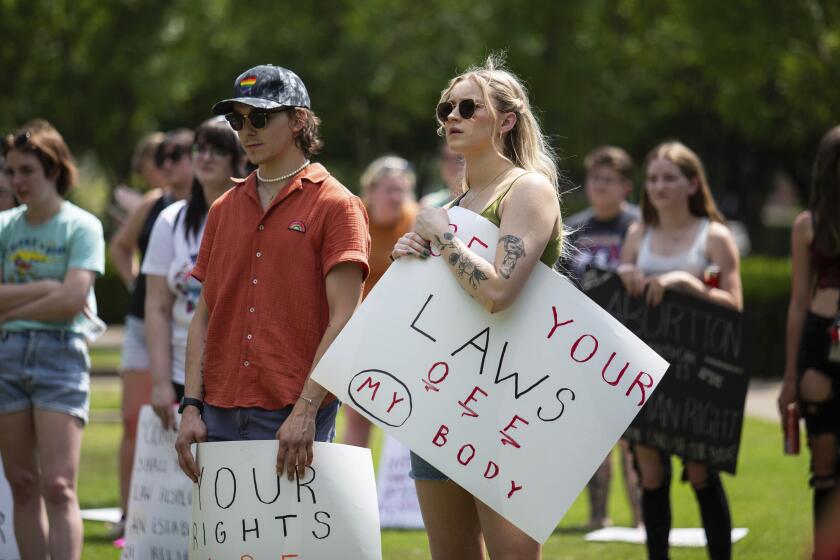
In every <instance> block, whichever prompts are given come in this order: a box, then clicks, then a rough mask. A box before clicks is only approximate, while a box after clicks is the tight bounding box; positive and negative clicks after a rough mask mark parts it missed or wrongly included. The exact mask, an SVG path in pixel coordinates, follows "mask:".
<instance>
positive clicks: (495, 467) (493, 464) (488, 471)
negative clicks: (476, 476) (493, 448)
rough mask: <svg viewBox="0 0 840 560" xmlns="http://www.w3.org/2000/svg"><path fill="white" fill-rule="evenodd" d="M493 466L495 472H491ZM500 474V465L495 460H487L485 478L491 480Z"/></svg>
mask: <svg viewBox="0 0 840 560" xmlns="http://www.w3.org/2000/svg"><path fill="white" fill-rule="evenodd" d="M491 467H492V468H493V474H490V468H491ZM498 475H499V465H497V464H496V463H494V462H493V461H487V468H486V469H484V478H486V479H487V480H491V479H493V478H496V477H497V476H498Z"/></svg>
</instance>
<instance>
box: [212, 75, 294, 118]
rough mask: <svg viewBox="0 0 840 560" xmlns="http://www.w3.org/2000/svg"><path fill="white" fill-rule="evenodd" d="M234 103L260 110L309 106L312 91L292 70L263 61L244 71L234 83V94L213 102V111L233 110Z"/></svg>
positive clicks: (224, 111) (222, 113)
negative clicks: (309, 91)
mask: <svg viewBox="0 0 840 560" xmlns="http://www.w3.org/2000/svg"><path fill="white" fill-rule="evenodd" d="M234 103H244V104H245V105H250V106H251V107H256V108H258V109H279V108H280V107H306V108H307V109H308V108H309V93H308V92H307V91H306V86H305V85H303V81H302V80H301V79H300V78H299V77H298V75H297V74H295V73H294V72H292V71H291V70H288V69H286V68H282V67H280V66H274V65H273V64H263V65H260V66H255V67H254V68H251V69H250V70H246V71H245V72H243V73H242V74H240V75H239V77H237V78H236V81H235V82H234V84H233V97H232V98H230V99H225V100H223V101H219V102H218V103H216V104H215V105H213V113H215V114H217V115H225V114H227V113H230V112H231V111H233V104H234Z"/></svg>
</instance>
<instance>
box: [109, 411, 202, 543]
mask: <svg viewBox="0 0 840 560" xmlns="http://www.w3.org/2000/svg"><path fill="white" fill-rule="evenodd" d="M180 418H181V417H180V416H179V415H177V414H176V415H175V421H176V422H179V421H180ZM176 435H177V434H176V432H175V431H174V430H164V429H163V425H162V424H161V423H160V419H159V418H158V417H157V416H156V415H155V413H154V411H153V410H152V407H151V406H149V405H146V406H144V407H143V408H141V409H140V419H139V425H138V428H137V446H136V448H135V452H134V467H133V469H132V474H131V494H130V496H129V499H128V516H127V518H126V524H125V547H124V548H123V550H122V555H121V556H120V558H121V560H144V559H149V558H161V559H171V560H186V559H187V556H188V554H189V550H188V546H189V536H190V514H191V512H192V486H193V483H192V480H190V479H189V478H187V476H186V475H185V474H184V473H183V472H182V471H181V468H180V467H179V466H178V456H177V454H176V453H175V437H176Z"/></svg>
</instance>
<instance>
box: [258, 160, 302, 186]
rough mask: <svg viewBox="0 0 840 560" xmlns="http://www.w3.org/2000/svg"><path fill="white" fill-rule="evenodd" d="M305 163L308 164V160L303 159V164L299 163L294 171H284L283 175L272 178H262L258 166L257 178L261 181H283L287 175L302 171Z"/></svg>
mask: <svg viewBox="0 0 840 560" xmlns="http://www.w3.org/2000/svg"><path fill="white" fill-rule="evenodd" d="M307 165H309V160H306V161H304V162H303V165H301V166H300V167H298V168H297V169H295V170H294V171H290V172H289V173H286V174H285V175H280V176H279V177H274V178H273V179H264V178H263V176H262V175H260V168H259V167H258V168H257V179H259V180H260V182H261V183H276V182H278V181H285V180H286V179H288V178H289V177H294V176H295V175H297V174H298V173H300V172H301V171H303V168H304V167H306V166H307Z"/></svg>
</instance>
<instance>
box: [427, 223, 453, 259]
mask: <svg viewBox="0 0 840 560" xmlns="http://www.w3.org/2000/svg"><path fill="white" fill-rule="evenodd" d="M449 227H451V228H452V233H458V224H449ZM429 254H430V255H432V256H433V257H439V256H440V253H435V248H434V245H432V244H429Z"/></svg>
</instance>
